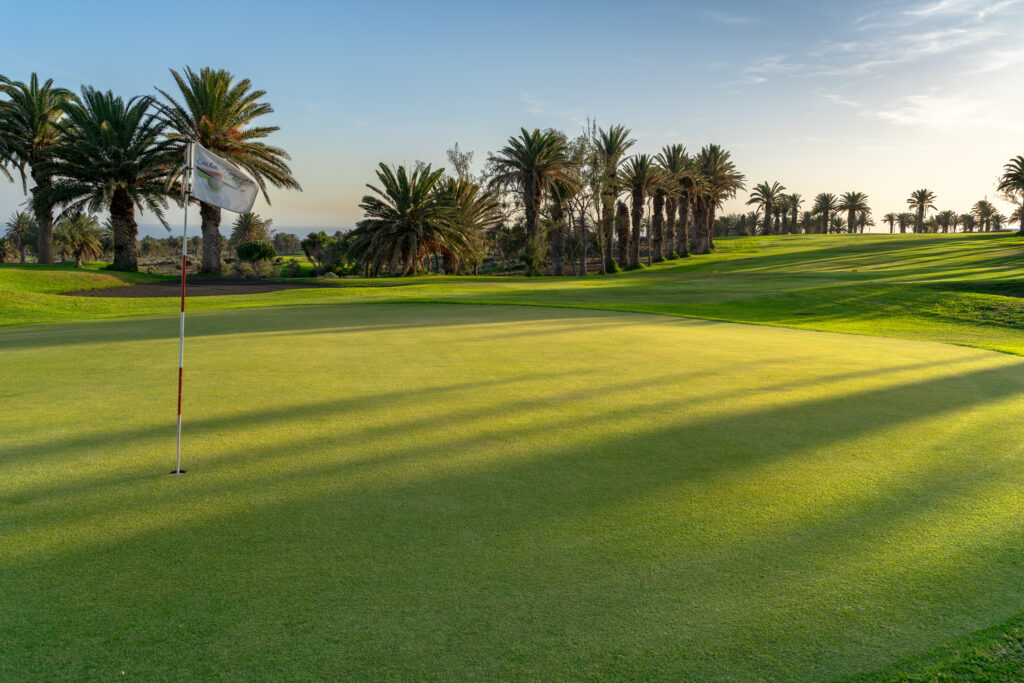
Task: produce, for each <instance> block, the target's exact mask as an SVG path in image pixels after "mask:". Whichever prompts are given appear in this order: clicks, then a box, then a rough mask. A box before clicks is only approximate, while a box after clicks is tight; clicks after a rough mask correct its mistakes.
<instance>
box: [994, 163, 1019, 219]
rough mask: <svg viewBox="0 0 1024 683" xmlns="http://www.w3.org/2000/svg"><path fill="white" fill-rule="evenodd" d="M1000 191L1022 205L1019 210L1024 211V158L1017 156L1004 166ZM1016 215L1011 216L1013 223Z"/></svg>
mask: <svg viewBox="0 0 1024 683" xmlns="http://www.w3.org/2000/svg"><path fill="white" fill-rule="evenodd" d="M998 189H999V191H1000V192H1002V193H1003V194H1005V195H1006V197H1007V199H1010V200H1016V201H1017V203H1018V204H1019V205H1020V206H1019V207H1018V209H1022V210H1024V156H1016V157H1014V158H1013V159H1010V161H1009V162H1008V163H1007V164H1006V165H1005V166H1003V174H1002V175H1001V176H999V185H998ZM1014 215H1017V212H1016V211H1015V212H1014V213H1013V214H1011V222H1012V220H1013V216H1014ZM1018 223H1019V221H1018ZM1021 231H1022V232H1024V225H1021Z"/></svg>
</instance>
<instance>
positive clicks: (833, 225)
mask: <svg viewBox="0 0 1024 683" xmlns="http://www.w3.org/2000/svg"><path fill="white" fill-rule="evenodd" d="M828 227H829V229H828V231H829V232H830V233H840V232H843V231H848V232H853V230H852V229H851V228H849V226H847V224H846V219H845V218H843V217H842V216H840V215H839V214H836V215H835V216H832V219H831V220H830V221H829V224H828Z"/></svg>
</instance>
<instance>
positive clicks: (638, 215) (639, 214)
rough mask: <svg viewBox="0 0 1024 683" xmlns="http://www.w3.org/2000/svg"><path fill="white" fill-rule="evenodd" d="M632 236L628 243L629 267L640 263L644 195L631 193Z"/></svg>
mask: <svg viewBox="0 0 1024 683" xmlns="http://www.w3.org/2000/svg"><path fill="white" fill-rule="evenodd" d="M630 217H631V218H632V220H633V234H632V235H631V236H630V237H631V239H630V242H629V265H631V266H633V265H636V264H638V263H640V221H641V220H643V217H644V193H643V192H634V193H633V213H632V215H631V216H630Z"/></svg>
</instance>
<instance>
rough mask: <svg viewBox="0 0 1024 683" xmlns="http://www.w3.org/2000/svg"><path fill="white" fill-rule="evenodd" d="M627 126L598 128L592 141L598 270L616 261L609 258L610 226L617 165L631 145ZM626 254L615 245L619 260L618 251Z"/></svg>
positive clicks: (615, 266)
mask: <svg viewBox="0 0 1024 683" xmlns="http://www.w3.org/2000/svg"><path fill="white" fill-rule="evenodd" d="M629 133H630V131H629V128H626V127H625V126H621V125H616V126H611V127H610V128H609V129H608V130H604V129H603V128H600V129H598V132H597V138H596V140H595V141H594V142H595V146H596V147H597V152H598V165H599V166H600V168H601V186H600V197H601V217H600V218H601V233H602V235H603V236H604V237H603V239H602V249H603V250H604V253H603V255H602V264H601V272H602V273H607V272H613V273H614V272H615V271H617V270H618V268H619V264H618V263H616V262H615V259H613V258H612V240H613V237H612V229H613V227H614V221H615V219H614V210H615V201H616V198H617V197H618V196H619V190H620V188H619V170H620V169H619V167H620V165H621V164H622V159H623V157H625V156H626V152H627V151H629V148H630V147H632V146H633V145H634V144H635V143H636V140H634V139H632V138H631V137H629ZM625 253H626V247H625V246H623V245H622V244H621V243H620V244H619V254H620V256H619V261H620V262H621V261H622V254H625Z"/></svg>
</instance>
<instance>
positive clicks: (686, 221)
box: [676, 195, 690, 256]
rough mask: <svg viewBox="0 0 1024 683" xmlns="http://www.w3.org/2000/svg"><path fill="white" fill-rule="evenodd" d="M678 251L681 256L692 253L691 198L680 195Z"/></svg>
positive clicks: (677, 232) (677, 235)
mask: <svg viewBox="0 0 1024 683" xmlns="http://www.w3.org/2000/svg"><path fill="white" fill-rule="evenodd" d="M676 253H677V254H679V255H680V256H689V255H690V198H689V196H687V195H680V197H679V224H678V225H677V226H676Z"/></svg>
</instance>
